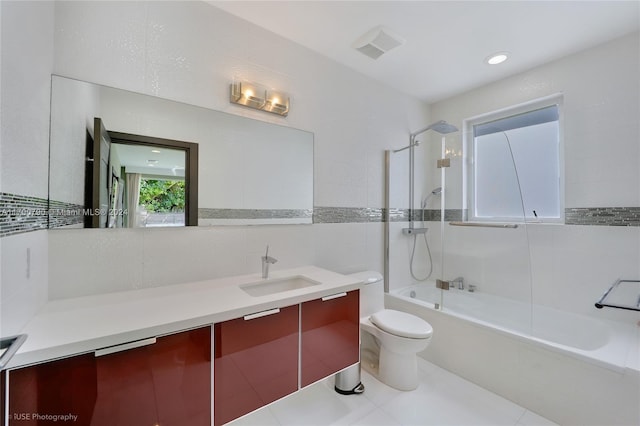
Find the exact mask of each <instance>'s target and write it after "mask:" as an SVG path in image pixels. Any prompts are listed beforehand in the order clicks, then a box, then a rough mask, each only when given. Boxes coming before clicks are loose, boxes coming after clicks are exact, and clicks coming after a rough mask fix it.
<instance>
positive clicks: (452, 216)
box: [313, 207, 466, 223]
mask: <svg viewBox="0 0 640 426" xmlns="http://www.w3.org/2000/svg"><path fill="white" fill-rule="evenodd" d="M384 213H385V209H383V208H359V207H316V208H315V209H314V210H313V223H371V222H384V221H385V216H384ZM409 216H410V213H409V209H394V208H392V209H389V221H390V222H408V221H409ZM440 217H441V212H440V210H424V220H426V221H438V220H440ZM444 217H445V220H447V221H454V220H463V217H466V215H465V211H463V210H460V209H451V210H445V213H444ZM413 220H414V221H417V220H422V210H420V209H418V210H414V211H413Z"/></svg>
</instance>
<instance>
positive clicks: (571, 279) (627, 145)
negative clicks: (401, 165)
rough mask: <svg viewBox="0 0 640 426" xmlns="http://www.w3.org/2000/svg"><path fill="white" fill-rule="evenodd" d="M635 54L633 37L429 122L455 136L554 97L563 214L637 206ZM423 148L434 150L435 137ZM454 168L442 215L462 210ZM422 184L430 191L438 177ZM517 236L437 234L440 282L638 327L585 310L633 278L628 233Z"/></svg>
mask: <svg viewBox="0 0 640 426" xmlns="http://www.w3.org/2000/svg"><path fill="white" fill-rule="evenodd" d="M639 52H640V34H638V33H634V34H630V35H628V36H625V37H622V38H620V39H618V40H614V41H612V42H610V43H607V44H604V45H601V46H597V47H595V48H592V49H589V50H586V51H584V52H581V53H577V54H575V55H572V56H568V57H566V58H563V59H560V60H558V61H555V62H551V63H549V64H546V65H543V66H541V67H538V68H535V69H532V70H530V71H527V72H525V73H523V74H520V75H517V76H514V77H511V78H507V79H504V80H501V81H498V82H495V83H492V84H489V85H487V86H484V87H481V88H478V89H475V90H472V91H470V92H467V93H465V94H461V95H459V96H456V97H453V98H451V99H447V100H444V101H441V102H438V103H436V104H433V105H432V115H433V117H434V119H446V120H447V121H449V122H451V123H453V124H455V125H456V126H459V127H461V124H462V120H463V119H465V118H468V117H472V116H475V115H478V114H481V113H485V112H489V111H493V110H496V109H499V108H504V107H508V106H510V105H514V104H518V103H521V102H524V101H527V100H531V99H534V98H538V97H542V96H547V95H550V94H553V93H557V92H562V93H563V94H564V105H565V108H564V117H565V141H564V142H565V182H566V188H565V189H566V201H565V204H566V207H599V206H626V207H634V206H638V205H640V198H638V193H639V188H640V175H639V174H638V167H637V165H638V154H639V151H640V127H638V116H640V113H639V108H640V102H639V99H640V88H639V86H640V80H639V79H638V75H640V68H639V67H640V53H639ZM461 137H462V135H461V134H460V133H456V134H455V136H454V137H452V138H447V144H448V146H449V141H450V142H451V146H452V147H454V148H455V147H457V146H460V147H461V145H460V143H461ZM432 139H435V141H436V142H437V141H438V139H439V135H438V136H435V135H434V136H433V138H432ZM435 145H436V146H434V147H431V150H430V152H427V153H425V155H427V158H428V159H430V158H435V156H436V155H437V152H438V151H439V144H437V143H436V144H435ZM427 161H428V162H427V163H426V164H427V167H430V166H429V164H431V163H430V162H429V161H430V160H427ZM462 165H463V162H462V159H460V158H457V159H454V160H453V161H452V167H451V168H450V169H449V170H447V188H446V192H447V194H446V196H447V198H446V199H447V206H448V207H451V208H456V207H460V206H462V205H464V203H465V200H464V199H463V193H462V188H463V182H462ZM431 175H432V179H434V180H435V181H436V182H437V181H439V171H438V170H435V169H433V170H432V172H431ZM523 230H524V228H522V227H521V228H520V229H518V230H489V229H485V230H477V229H470V228H457V229H453V228H445V232H446V234H445V247H449V248H447V249H445V250H446V251H445V253H446V255H445V259H446V261H445V265H446V270H445V275H447V276H450V275H451V276H457V273H456V271H460V272H461V275H463V276H464V277H465V280H466V281H468V282H469V283H474V284H477V285H478V288H479V289H480V291H483V290H485V291H488V292H491V293H496V294H501V295H512V296H513V295H516V294H517V293H519V294H520V295H521V296H522V297H528V298H529V299H532V300H533V301H534V302H536V303H540V304H544V305H549V306H553V307H557V308H560V309H565V310H568V311H573V312H578V313H588V314H592V315H594V316H596V317H604V318H610V319H617V320H624V321H637V318H636V316H634V314H633V313H629V312H621V311H617V310H616V311H614V310H611V309H603V310H596V309H595V307H594V303H595V301H597V300H598V298H599V297H600V296H601V295H602V293H603V292H604V291H605V290H606V289H607V288H608V286H609V285H610V284H611V283H612V282H613V281H614V280H615V279H616V278H618V277H623V278H629V279H639V278H640V273H639V271H638V264H639V262H640V232H639V230H638V228H637V227H599V226H564V225H527V227H526V232H523ZM529 257H530V259H529ZM529 267H530V268H531V277H532V280H533V281H532V282H533V287H531V288H529V286H528V281H529V277H528V276H527V275H528V272H527V270H526V269H527V268H529ZM514 292H515V293H514ZM529 292H530V294H529V295H528V296H527V293H529Z"/></svg>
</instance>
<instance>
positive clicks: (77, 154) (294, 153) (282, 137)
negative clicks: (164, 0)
mask: <svg viewBox="0 0 640 426" xmlns="http://www.w3.org/2000/svg"><path fill="white" fill-rule="evenodd" d="M95 117H99V118H101V120H102V122H103V123H104V126H105V127H106V129H107V130H108V131H109V132H112V133H116V134H130V135H137V136H139V137H141V138H159V139H165V140H175V141H185V142H188V143H192V144H197V147H198V163H197V170H198V173H197V182H195V186H196V187H197V200H198V209H197V224H198V225H200V226H206V225H248V224H249V225H251V224H298V223H311V222H312V213H313V133H310V132H307V131H303V130H298V129H293V128H290V127H286V126H280V125H276V124H272V123H267V122H263V121H259V120H254V119H250V118H246V117H241V116H236V115H233V114H228V113H223V112H220V111H215V110H211V109H206V108H202V107H197V106H194V105H189V104H184V103H180V102H175V101H170V100H166V99H161V98H157V97H153V96H148V95H142V94H139V93H133V92H129V91H126V90H121V89H115V88H111V87H106V86H101V85H97V84H93V83H88V82H84V81H79V80H74V79H69V78H66V77H60V76H52V84H51V134H50V156H49V158H50V159H49V161H50V164H49V204H50V218H49V227H50V228H52V229H53V228H60V227H80V228H82V227H84V224H83V222H84V218H83V217H84V216H85V213H86V210H83V209H86V208H90V206H89V207H87V203H86V201H85V200H86V192H87V188H86V186H87V185H86V180H87V179H86V176H87V174H89V173H90V170H91V163H92V161H93V159H92V158H91V155H89V154H90V152H89V151H88V150H87V145H88V144H89V143H90V142H89V141H90V140H92V138H93V134H94V120H95ZM160 155H162V154H157V155H156V157H153V158H152V157H149V158H148V159H147V162H148V160H151V161H154V160H156V159H158V156H160ZM109 170H111V169H109ZM122 171H123V172H125V170H124V167H123V168H122ZM112 175H113V173H112ZM117 177H120V176H119V175H118V176H117ZM112 182H114V183H115V182H116V181H115V180H113V179H112ZM119 184H120V185H119V186H120V188H122V187H123V186H124V185H123V184H122V182H119ZM113 185H114V184H113V183H112V185H111V186H110V188H111V190H112V191H113ZM118 210H119V209H116V212H117V211H118ZM143 210H145V209H144V208H143ZM125 222H126V221H125V220H124V219H123V220H118V218H116V220H113V221H112V222H109V223H125Z"/></svg>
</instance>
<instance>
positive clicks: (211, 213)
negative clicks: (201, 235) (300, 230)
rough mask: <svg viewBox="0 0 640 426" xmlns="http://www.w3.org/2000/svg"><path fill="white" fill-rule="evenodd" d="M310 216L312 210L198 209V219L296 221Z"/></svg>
mask: <svg viewBox="0 0 640 426" xmlns="http://www.w3.org/2000/svg"><path fill="white" fill-rule="evenodd" d="M312 215H313V209H300V210H287V209H277V210H276V209H274V210H269V209H206V208H203V209H198V218H199V219H297V218H310V217H312Z"/></svg>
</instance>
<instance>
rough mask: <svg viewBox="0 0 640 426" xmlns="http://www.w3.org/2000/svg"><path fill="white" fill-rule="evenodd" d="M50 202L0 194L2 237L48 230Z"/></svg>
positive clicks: (43, 199) (0, 227)
mask: <svg viewBox="0 0 640 426" xmlns="http://www.w3.org/2000/svg"><path fill="white" fill-rule="evenodd" d="M48 209H49V201H48V200H47V199H45V198H38V197H28V196H25V195H17V194H9V193H6V192H0V237H7V236H9V235H15V234H21V233H23V232H31V231H38V230H41V229H47V227H48V223H49V218H48Z"/></svg>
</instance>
